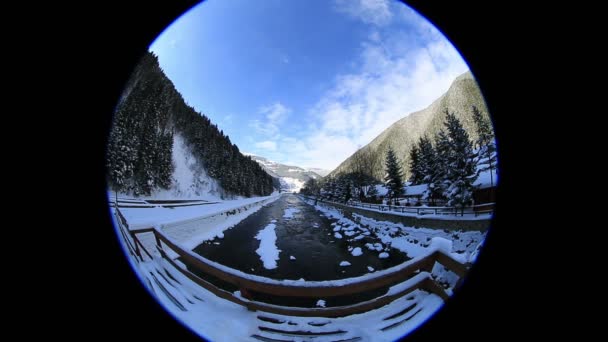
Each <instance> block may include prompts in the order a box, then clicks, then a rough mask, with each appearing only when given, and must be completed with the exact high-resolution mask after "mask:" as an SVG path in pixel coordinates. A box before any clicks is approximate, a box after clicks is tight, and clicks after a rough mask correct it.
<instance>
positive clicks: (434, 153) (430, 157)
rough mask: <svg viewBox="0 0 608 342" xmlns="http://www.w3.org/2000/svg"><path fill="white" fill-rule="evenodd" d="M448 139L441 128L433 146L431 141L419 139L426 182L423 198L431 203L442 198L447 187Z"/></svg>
mask: <svg viewBox="0 0 608 342" xmlns="http://www.w3.org/2000/svg"><path fill="white" fill-rule="evenodd" d="M450 144H451V143H450V140H449V138H448V136H447V135H446V133H445V132H444V131H443V130H441V131H439V133H437V135H435V147H434V148H433V145H432V144H431V141H430V140H429V139H428V138H426V137H424V139H423V140H421V151H422V154H423V155H424V157H423V160H424V161H425V162H424V174H425V176H424V183H426V184H428V188H427V189H426V190H425V192H424V195H423V199H424V200H426V201H429V202H430V203H431V204H432V205H436V204H437V200H442V199H444V192H445V189H446V188H447V184H446V179H447V177H448V176H447V172H448V166H447V159H448V156H449V154H450V148H451V146H450Z"/></svg>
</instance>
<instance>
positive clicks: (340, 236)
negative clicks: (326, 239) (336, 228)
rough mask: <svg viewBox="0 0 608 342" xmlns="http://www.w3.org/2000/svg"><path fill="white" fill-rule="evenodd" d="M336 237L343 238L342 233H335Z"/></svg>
mask: <svg viewBox="0 0 608 342" xmlns="http://www.w3.org/2000/svg"><path fill="white" fill-rule="evenodd" d="M334 237H335V238H336V239H341V238H342V234H340V233H335V234H334Z"/></svg>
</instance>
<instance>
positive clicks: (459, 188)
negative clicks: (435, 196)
mask: <svg viewBox="0 0 608 342" xmlns="http://www.w3.org/2000/svg"><path fill="white" fill-rule="evenodd" d="M445 127H446V129H447V132H448V137H449V140H450V150H449V153H448V154H447V156H445V157H444V158H445V161H446V165H447V172H446V175H447V177H446V185H447V187H446V190H445V192H444V195H445V196H446V198H447V199H448V205H449V206H455V207H460V208H462V210H463V211H464V207H465V206H466V205H469V204H470V203H471V200H472V197H473V183H474V182H475V180H476V179H477V172H476V169H477V159H476V158H475V157H476V156H475V154H474V153H473V145H472V143H471V141H470V139H469V135H468V133H467V131H466V130H465V129H464V127H462V124H461V123H460V121H459V120H458V119H457V118H456V116H455V115H454V114H451V113H448V112H447V110H446V122H445Z"/></svg>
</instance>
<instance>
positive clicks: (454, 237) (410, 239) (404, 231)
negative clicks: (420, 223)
mask: <svg viewBox="0 0 608 342" xmlns="http://www.w3.org/2000/svg"><path fill="white" fill-rule="evenodd" d="M306 203H309V204H310V205H313V204H312V202H311V201H307V202H306ZM314 207H315V209H317V210H319V211H320V212H322V213H323V215H324V216H326V217H329V218H332V219H336V220H337V221H336V222H334V232H335V233H334V235H335V236H336V237H338V236H337V235H338V234H340V232H344V234H347V233H348V232H358V233H361V234H362V235H373V236H375V237H377V238H378V239H379V240H380V242H375V243H373V244H372V243H366V244H365V245H364V246H365V247H366V248H367V249H369V250H370V251H374V250H375V251H377V252H383V251H384V250H385V247H387V248H390V247H392V248H395V249H397V250H399V251H401V252H403V253H405V254H407V256H408V257H410V258H416V257H418V256H421V255H426V254H427V253H429V251H430V250H437V249H441V250H442V251H444V252H445V253H446V254H449V255H451V256H452V257H453V258H454V259H456V260H459V261H462V262H466V261H468V260H471V258H474V257H476V255H477V252H475V251H476V250H477V249H478V248H479V247H478V246H480V244H481V242H482V241H483V240H484V239H485V236H486V232H480V231H448V230H440V229H431V228H424V227H409V226H404V225H403V224H402V223H394V222H390V221H379V220H375V219H372V218H369V217H366V216H363V215H360V214H357V213H353V214H352V218H353V219H354V221H353V220H351V219H349V218H347V217H345V216H344V215H343V214H342V213H341V211H340V210H338V209H336V208H335V207H332V206H328V205H326V204H324V203H318V204H317V205H316V206H314ZM339 236H340V238H341V237H342V235H341V234H340V235H339ZM351 240H354V239H352V238H351V239H349V240H348V241H351ZM474 252H475V254H474V255H472V254H473V253H474ZM384 255H385V254H384V253H380V254H379V257H381V258H383V257H384ZM388 256H389V255H388V253H386V257H388Z"/></svg>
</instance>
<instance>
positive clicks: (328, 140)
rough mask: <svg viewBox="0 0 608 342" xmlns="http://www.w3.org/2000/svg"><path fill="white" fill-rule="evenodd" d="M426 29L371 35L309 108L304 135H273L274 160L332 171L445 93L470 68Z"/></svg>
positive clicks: (436, 33)
mask: <svg viewBox="0 0 608 342" xmlns="http://www.w3.org/2000/svg"><path fill="white" fill-rule="evenodd" d="M403 7H405V6H403ZM416 23H421V20H420V19H417V21H416V22H415V23H414V24H416ZM415 27H416V26H415ZM429 27H430V26H429V25H428V24H426V23H421V24H420V25H419V26H417V28H418V30H419V31H420V32H423V34H421V35H417V33H418V32H416V31H414V32H395V31H393V32H391V33H386V32H384V33H382V34H381V35H380V34H378V35H376V34H372V35H370V36H369V37H368V41H366V42H365V43H364V44H362V46H361V50H360V54H359V58H358V59H357V61H356V63H355V65H356V71H355V72H352V73H349V74H342V75H337V76H336V77H335V79H334V83H333V86H332V87H331V88H330V90H329V91H327V92H326V93H325V94H324V95H323V96H322V97H321V98H320V99H319V100H318V101H317V103H316V104H315V105H314V106H312V108H310V109H309V111H308V118H307V120H308V121H309V127H308V130H306V133H305V134H304V135H302V136H301V137H300V138H286V137H282V136H277V139H276V141H277V142H278V147H279V148H280V149H279V150H278V151H276V154H275V156H276V157H275V158H277V159H279V160H282V161H284V162H286V163H291V164H294V165H299V166H303V167H321V168H325V169H330V170H331V169H334V168H335V167H337V166H338V165H339V164H340V163H341V162H342V161H344V160H345V159H346V158H348V157H349V156H350V155H351V154H352V153H354V152H355V151H356V150H357V148H358V147H360V146H364V145H366V144H368V143H369V142H370V141H371V140H373V139H374V138H375V137H376V136H378V135H379V134H380V133H382V131H384V130H385V129H386V128H388V127H389V126H390V125H392V124H393V123H394V122H395V121H397V120H399V119H401V118H403V117H404V116H406V115H408V114H410V113H412V112H415V111H418V110H421V109H423V108H425V107H427V106H428V105H430V104H431V103H432V102H433V101H434V100H436V99H437V98H439V96H441V95H442V94H443V93H445V92H446V91H447V90H448V88H449V86H450V85H451V83H452V82H453V81H454V79H455V78H456V77H457V76H459V75H460V74H462V73H464V72H465V71H467V70H468V67H467V66H466V64H465V63H464V61H463V60H462V58H461V56H460V55H459V54H458V52H457V51H456V50H455V49H454V48H453V47H452V45H451V44H450V43H449V42H448V41H447V40H446V39H445V38H444V37H443V36H442V35H441V34H440V33H439V32H437V31H436V30H435V29H434V28H432V27H431V29H433V30H434V31H433V32H431V31H429ZM278 154H280V156H279V155H278Z"/></svg>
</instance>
